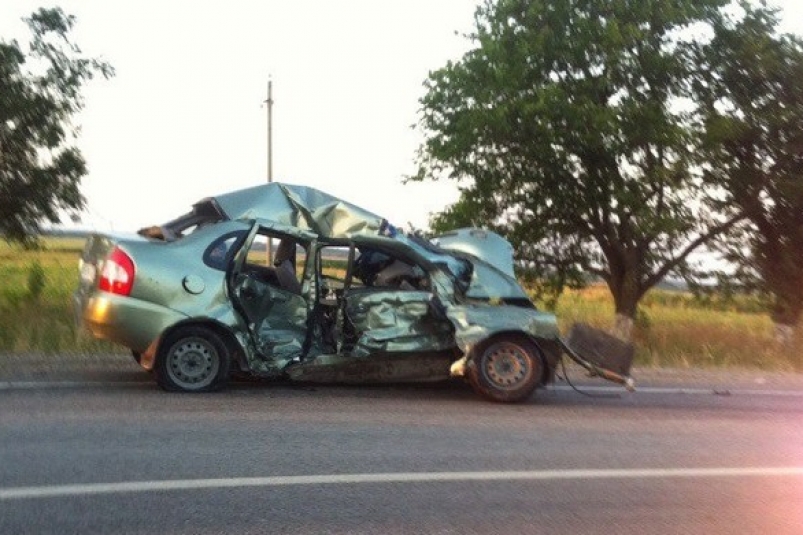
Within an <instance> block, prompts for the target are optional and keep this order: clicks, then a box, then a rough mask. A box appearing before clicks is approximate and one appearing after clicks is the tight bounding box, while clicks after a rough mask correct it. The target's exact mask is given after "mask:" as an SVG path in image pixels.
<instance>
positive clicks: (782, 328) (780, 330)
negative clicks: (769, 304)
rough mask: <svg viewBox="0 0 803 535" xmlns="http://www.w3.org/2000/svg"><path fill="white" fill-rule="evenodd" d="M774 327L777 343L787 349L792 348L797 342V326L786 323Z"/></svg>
mask: <svg viewBox="0 0 803 535" xmlns="http://www.w3.org/2000/svg"><path fill="white" fill-rule="evenodd" d="M774 325H775V343H776V344H778V345H780V346H782V347H785V348H791V347H792V344H794V342H795V326H794V325H787V324H785V323H775V324H774Z"/></svg>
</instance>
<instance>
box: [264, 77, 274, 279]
mask: <svg viewBox="0 0 803 535" xmlns="http://www.w3.org/2000/svg"><path fill="white" fill-rule="evenodd" d="M265 104H267V106H268V184H270V183H271V182H273V80H271V79H270V76H268V99H267V100H266V101H265ZM272 265H273V240H272V239H271V238H268V266H272Z"/></svg>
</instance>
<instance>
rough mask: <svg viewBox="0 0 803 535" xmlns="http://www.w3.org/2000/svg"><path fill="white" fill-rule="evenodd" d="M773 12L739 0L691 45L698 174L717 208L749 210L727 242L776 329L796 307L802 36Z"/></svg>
mask: <svg viewBox="0 0 803 535" xmlns="http://www.w3.org/2000/svg"><path fill="white" fill-rule="evenodd" d="M777 26H778V16H777V12H776V11H774V10H772V9H767V8H766V7H765V6H753V5H751V4H748V3H743V4H741V13H738V12H736V13H734V12H730V13H721V14H719V15H718V16H717V17H716V18H715V19H714V21H713V29H714V37H713V39H712V40H711V41H710V42H709V43H706V44H704V45H701V46H699V47H698V50H697V56H696V57H697V63H698V64H699V65H700V66H702V67H703V68H702V69H701V71H700V80H699V83H698V84H697V86H696V89H697V92H698V94H699V95H700V100H701V101H702V102H703V103H704V104H703V108H702V109H703V128H704V130H705V132H706V134H705V143H704V145H703V151H704V153H705V157H706V159H707V160H708V164H707V165H706V171H705V179H706V181H707V182H708V183H710V184H711V185H712V186H716V187H719V188H721V189H722V191H723V194H722V196H721V198H722V202H721V204H720V208H721V209H722V210H723V211H724V212H733V211H741V212H744V213H745V214H746V216H747V218H748V219H747V221H746V222H745V225H743V227H742V229H741V232H740V233H739V234H735V235H733V236H732V239H731V240H729V242H728V245H729V247H728V253H729V254H728V257H729V258H730V259H731V260H732V261H735V262H736V263H737V264H738V266H739V269H740V271H739V272H738V273H737V274H738V275H741V276H745V275H748V276H750V275H753V277H751V279H752V281H753V282H754V283H756V286H757V288H758V289H760V290H762V291H764V292H766V293H768V294H769V295H771V296H772V298H773V304H772V308H771V311H770V314H771V317H772V320H773V321H774V322H775V324H776V333H777V334H778V338H779V339H781V340H782V341H785V340H788V339H790V334H791V332H792V330H793V328H794V327H795V326H796V325H798V324H799V323H800V319H801V315H803V85H801V80H803V43H801V40H800V38H798V37H794V36H790V35H781V34H779V33H778V31H777Z"/></svg>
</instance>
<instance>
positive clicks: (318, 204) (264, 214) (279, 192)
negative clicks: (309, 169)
mask: <svg viewBox="0 0 803 535" xmlns="http://www.w3.org/2000/svg"><path fill="white" fill-rule="evenodd" d="M214 200H215V201H216V202H217V204H218V206H219V207H220V208H221V209H222V210H223V212H225V214H226V215H227V216H228V217H229V218H230V219H266V220H270V221H276V222H277V223H281V224H284V225H288V226H293V227H298V228H301V229H305V230H310V231H312V232H314V233H315V234H317V235H319V236H323V237H329V238H349V237H351V236H354V235H357V234H372V235H376V234H379V231H380V229H381V228H382V226H383V223H384V219H383V218H382V217H380V216H378V215H376V214H373V213H371V212H369V211H368V210H365V209H363V208H360V207H359V206H355V205H353V204H351V203H349V202H346V201H343V200H341V199H338V198H337V197H334V196H332V195H329V194H328V193H324V192H322V191H319V190H317V189H315V188H311V187H309V186H297V185H291V184H282V183H279V182H273V183H270V184H262V185H259V186H255V187H253V188H247V189H243V190H238V191H233V192H231V193H225V194H223V195H218V196H215V197H214Z"/></svg>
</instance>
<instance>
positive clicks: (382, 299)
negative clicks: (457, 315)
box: [346, 290, 454, 357]
mask: <svg viewBox="0 0 803 535" xmlns="http://www.w3.org/2000/svg"><path fill="white" fill-rule="evenodd" d="M430 298H431V294H429V293H428V292H416V291H409V292H402V291H398V290H391V291H378V292H365V293H358V294H353V295H350V296H349V297H348V298H347V302H346V315H347V316H348V318H349V320H350V321H351V322H352V325H353V326H354V330H355V331H356V332H357V333H358V334H359V338H358V340H357V342H356V344H355V346H354V348H353V349H352V351H351V355H352V356H354V357H367V356H369V355H371V354H373V353H377V352H407V351H438V350H442V349H448V348H451V347H454V338H453V336H452V330H453V329H452V326H451V325H450V324H449V322H448V321H446V320H445V319H444V320H438V319H437V318H435V317H434V316H433V315H432V313H431V309H430V303H429V300H430Z"/></svg>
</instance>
